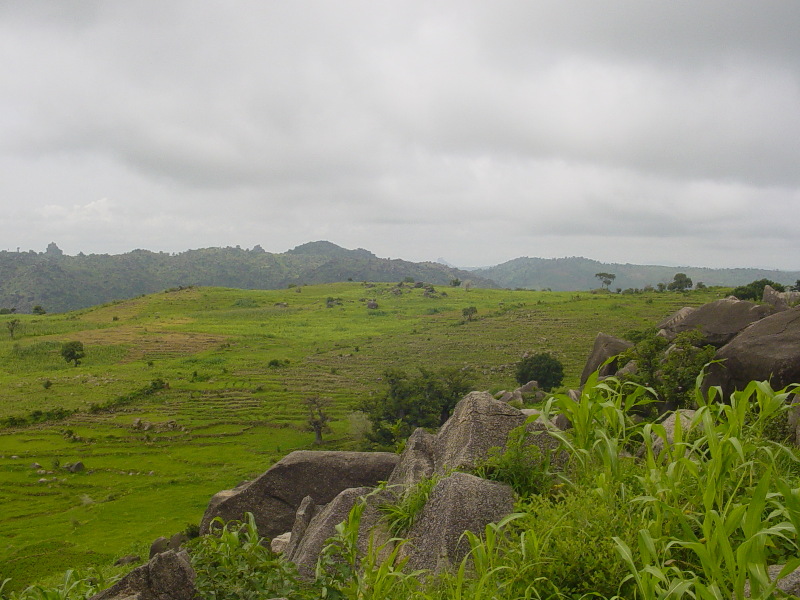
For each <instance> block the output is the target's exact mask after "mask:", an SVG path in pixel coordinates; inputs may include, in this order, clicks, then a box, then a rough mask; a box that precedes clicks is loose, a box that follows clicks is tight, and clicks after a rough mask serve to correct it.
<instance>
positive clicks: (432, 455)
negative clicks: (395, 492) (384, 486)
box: [388, 427, 436, 485]
mask: <svg viewBox="0 0 800 600" xmlns="http://www.w3.org/2000/svg"><path fill="white" fill-rule="evenodd" d="M435 465H436V436H435V435H433V434H430V433H428V432H427V431H425V430H424V429H422V428H421V427H420V428H418V429H415V430H414V433H412V434H411V435H410V436H409V438H408V440H406V446H405V448H404V449H403V454H402V455H401V456H400V461H399V462H398V463H397V466H396V467H395V468H394V470H393V471H392V474H391V475H390V476H389V480H388V482H389V485H411V484H413V483H416V482H417V481H419V480H420V479H422V478H423V477H430V476H431V475H433V471H434V469H435Z"/></svg>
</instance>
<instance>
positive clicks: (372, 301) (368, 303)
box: [367, 300, 378, 310]
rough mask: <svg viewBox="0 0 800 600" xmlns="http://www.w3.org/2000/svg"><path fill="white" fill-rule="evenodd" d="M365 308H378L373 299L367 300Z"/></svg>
mask: <svg viewBox="0 0 800 600" xmlns="http://www.w3.org/2000/svg"><path fill="white" fill-rule="evenodd" d="M367 308H369V309H370V310H375V309H376V308H378V303H377V302H375V300H370V301H369V302H367Z"/></svg>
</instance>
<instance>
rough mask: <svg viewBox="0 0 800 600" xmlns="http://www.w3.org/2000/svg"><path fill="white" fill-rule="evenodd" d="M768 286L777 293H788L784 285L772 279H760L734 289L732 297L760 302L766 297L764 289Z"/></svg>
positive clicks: (799, 281)
mask: <svg viewBox="0 0 800 600" xmlns="http://www.w3.org/2000/svg"><path fill="white" fill-rule="evenodd" d="M798 283H800V280H798ZM767 286H770V287H771V288H772V289H774V290H775V291H776V292H784V291H786V288H785V287H784V286H783V285H781V284H780V283H777V282H775V281H772V280H771V279H758V280H756V281H751V282H750V283H748V284H747V285H740V286H739V287H737V288H734V290H733V292H732V295H733V296H736V297H737V298H739V300H753V301H754V302H758V301H760V300H761V298H763V297H764V288H765V287H767Z"/></svg>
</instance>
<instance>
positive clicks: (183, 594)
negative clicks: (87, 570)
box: [90, 551, 197, 600]
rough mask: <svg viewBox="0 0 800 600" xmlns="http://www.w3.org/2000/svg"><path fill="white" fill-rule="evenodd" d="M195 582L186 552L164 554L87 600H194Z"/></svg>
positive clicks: (195, 592) (158, 555) (195, 593)
mask: <svg viewBox="0 0 800 600" xmlns="http://www.w3.org/2000/svg"><path fill="white" fill-rule="evenodd" d="M194 578H195V573H194V569H192V565H191V563H190V562H189V555H188V554H186V552H185V551H182V552H174V551H169V552H164V553H162V554H157V555H156V556H154V557H153V558H152V559H151V560H150V562H148V563H147V564H145V565H142V566H141V567H137V568H136V569H134V570H133V571H131V572H130V573H128V574H127V575H126V576H125V577H123V578H122V579H120V580H119V581H118V582H117V583H115V584H114V585H112V586H111V587H110V588H108V589H107V590H104V591H102V592H100V593H98V594H95V595H94V596H92V597H91V598H90V600H131V599H133V598H135V599H136V600H194V599H195V597H196V595H197V590H196V588H195V586H194Z"/></svg>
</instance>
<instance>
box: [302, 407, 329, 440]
mask: <svg viewBox="0 0 800 600" xmlns="http://www.w3.org/2000/svg"><path fill="white" fill-rule="evenodd" d="M303 402H304V403H305V405H306V407H307V408H308V427H309V429H310V430H311V431H313V432H314V443H315V444H321V443H322V434H323V433H324V432H327V431H330V426H329V425H328V422H329V421H332V420H333V419H332V418H331V416H330V415H328V413H327V412H325V409H326V408H327V407H328V406H330V404H331V401H330V399H329V398H320V397H319V396H311V397H309V398H306V399H305V400H303Z"/></svg>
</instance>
